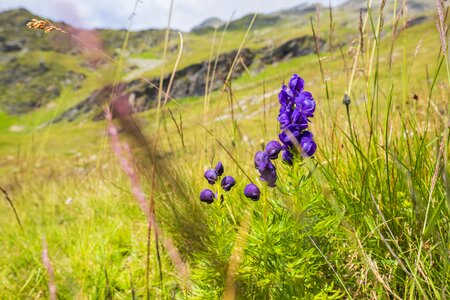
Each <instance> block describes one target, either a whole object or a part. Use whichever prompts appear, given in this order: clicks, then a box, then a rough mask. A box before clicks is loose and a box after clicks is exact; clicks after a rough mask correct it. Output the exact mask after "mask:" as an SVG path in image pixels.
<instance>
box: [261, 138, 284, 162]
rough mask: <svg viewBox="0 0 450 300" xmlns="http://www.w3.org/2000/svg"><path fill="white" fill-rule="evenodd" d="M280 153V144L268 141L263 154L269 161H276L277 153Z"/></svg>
mask: <svg viewBox="0 0 450 300" xmlns="http://www.w3.org/2000/svg"><path fill="white" fill-rule="evenodd" d="M280 151H281V144H280V143H279V142H278V141H270V142H268V143H267V145H266V149H265V152H266V153H267V155H269V158H270V159H277V158H278V153H280Z"/></svg>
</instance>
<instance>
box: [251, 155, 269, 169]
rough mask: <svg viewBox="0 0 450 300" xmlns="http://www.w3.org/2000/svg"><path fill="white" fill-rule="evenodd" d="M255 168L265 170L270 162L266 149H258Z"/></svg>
mask: <svg viewBox="0 0 450 300" xmlns="http://www.w3.org/2000/svg"><path fill="white" fill-rule="evenodd" d="M254 162H255V168H257V169H258V170H263V169H265V168H266V166H267V164H268V163H270V160H269V155H268V154H267V153H266V152H265V151H258V152H256V153H255V158H254Z"/></svg>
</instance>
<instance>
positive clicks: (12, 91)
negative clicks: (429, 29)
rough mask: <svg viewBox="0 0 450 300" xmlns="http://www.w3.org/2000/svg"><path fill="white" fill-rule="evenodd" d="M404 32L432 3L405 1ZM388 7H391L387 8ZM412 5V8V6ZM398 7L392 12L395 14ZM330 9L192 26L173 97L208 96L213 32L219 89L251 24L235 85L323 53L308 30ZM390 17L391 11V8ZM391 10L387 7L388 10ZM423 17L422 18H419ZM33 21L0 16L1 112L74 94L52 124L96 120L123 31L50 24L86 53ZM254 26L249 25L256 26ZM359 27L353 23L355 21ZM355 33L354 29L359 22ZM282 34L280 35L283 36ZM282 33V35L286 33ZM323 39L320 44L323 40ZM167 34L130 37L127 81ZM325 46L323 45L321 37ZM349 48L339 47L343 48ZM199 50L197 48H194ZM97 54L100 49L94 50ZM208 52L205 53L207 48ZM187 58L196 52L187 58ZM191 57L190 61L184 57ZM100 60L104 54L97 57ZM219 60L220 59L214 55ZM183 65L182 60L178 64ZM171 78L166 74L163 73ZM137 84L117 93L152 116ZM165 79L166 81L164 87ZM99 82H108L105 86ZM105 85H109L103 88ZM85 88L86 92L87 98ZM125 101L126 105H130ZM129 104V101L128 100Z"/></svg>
mask: <svg viewBox="0 0 450 300" xmlns="http://www.w3.org/2000/svg"><path fill="white" fill-rule="evenodd" d="M380 1H381V0H374V2H373V7H374V10H376V9H377V8H378V6H379V3H380ZM362 2H364V1H360V0H349V1H346V2H344V3H343V4H341V5H339V6H337V7H334V8H333V14H334V15H335V22H337V23H336V24H337V26H341V27H345V26H347V27H352V28H353V27H354V26H355V20H356V19H354V18H349V16H351V15H355V16H357V15H359V13H358V12H359V11H360V10H361V9H362V10H364V9H365V8H366V3H365V2H364V3H362ZM408 3H409V4H408V17H409V16H411V17H409V19H408V23H407V24H408V26H413V25H417V24H420V23H422V22H424V21H425V20H427V18H428V17H429V15H430V13H429V12H430V11H432V9H434V5H433V3H430V2H429V1H426V0H409V1H408ZM387 5H392V2H390V1H387ZM409 5H411V6H409ZM399 8H400V7H397V10H398V9H399ZM327 9H328V8H327V7H325V6H321V5H320V4H299V5H296V6H294V7H291V8H288V9H283V10H280V11H277V12H273V13H270V14H258V15H257V16H256V18H255V19H254V16H255V15H254V14H248V15H245V16H243V17H241V18H238V19H236V20H233V21H231V22H230V23H229V24H225V22H224V21H223V20H220V19H218V18H209V19H207V20H205V21H203V22H201V23H200V24H199V25H198V26H196V27H195V28H194V29H193V30H192V32H186V33H183V37H184V40H185V47H184V49H185V50H184V52H183V58H182V63H184V65H183V66H181V67H180V68H179V69H178V72H177V73H176V76H175V81H174V83H173V85H172V90H171V92H172V95H174V97H178V98H183V97H194V96H199V95H201V94H202V93H203V92H204V90H205V77H206V74H207V70H208V65H209V63H210V62H209V61H208V56H206V55H199V51H200V52H201V51H203V50H202V49H204V47H205V45H208V46H207V47H209V44H210V43H211V40H212V36H213V32H212V31H213V30H214V28H217V29H218V30H222V31H223V29H225V26H227V36H228V39H229V40H228V41H227V42H228V43H230V41H231V42H232V43H233V44H229V45H228V46H227V48H226V49H221V51H220V53H218V56H217V57H218V58H219V60H218V64H220V65H217V68H218V70H220V71H219V72H218V73H217V75H218V77H217V78H216V81H215V82H214V83H213V86H212V87H213V90H214V89H218V88H220V87H221V86H222V85H223V83H224V79H225V78H226V76H224V74H227V72H228V71H229V69H230V68H231V65H232V61H233V60H234V59H235V57H236V55H237V53H238V51H237V49H238V47H239V43H240V39H234V37H235V36H239V35H237V34H236V33H238V34H243V33H244V32H245V31H246V30H247V28H248V26H249V25H250V23H251V22H252V21H253V24H252V30H254V31H252V34H251V37H250V38H249V40H250V39H252V40H250V41H249V43H250V45H251V46H247V45H245V47H244V48H242V52H240V54H239V57H236V59H237V64H236V66H235V69H234V70H233V71H234V73H233V74H232V75H233V76H232V78H233V79H237V78H238V77H239V76H241V75H242V74H244V73H245V72H248V73H251V72H254V73H255V74H256V73H258V72H260V70H261V69H263V68H265V67H266V66H268V65H272V64H275V65H276V64H278V63H280V62H282V61H287V60H290V59H292V58H295V57H299V56H304V55H309V54H312V53H314V52H315V46H316V44H317V45H318V46H319V48H320V49H321V48H322V47H325V49H327V48H326V47H327V42H326V41H325V40H323V39H317V40H316V39H314V38H313V37H312V36H311V34H308V33H307V32H311V31H310V24H309V22H310V21H309V20H310V17H313V18H314V19H315V18H316V14H317V12H319V13H322V14H324V13H326V14H328V12H327ZM389 9H391V10H392V8H389ZM386 10H388V8H386ZM424 12H427V14H424ZM32 18H38V19H42V18H41V17H39V16H35V15H33V14H32V13H31V12H29V11H27V10H25V9H16V10H10V11H4V12H1V13H0V110H3V111H4V112H6V113H8V114H24V113H29V112H32V111H34V110H37V109H40V108H42V107H47V106H51V104H52V101H53V100H56V99H60V97H64V95H65V94H67V93H69V94H73V95H76V96H77V97H75V99H76V100H74V103H70V102H68V103H69V104H70V106H66V107H64V108H63V109H62V111H63V112H64V113H63V115H60V116H59V117H58V116H56V119H57V120H73V119H75V118H77V117H79V116H81V115H82V114H83V113H87V112H89V113H91V112H92V113H95V116H96V117H97V118H98V112H96V111H95V110H96V107H97V108H98V107H99V106H98V104H99V103H102V101H103V100H107V96H108V95H110V93H109V92H108V91H111V83H112V79H109V78H110V77H111V70H108V69H107V67H108V66H111V67H112V68H114V64H113V63H111V62H109V61H108V60H107V59H106V58H105V55H104V54H107V55H108V56H110V57H111V58H113V59H114V58H115V57H117V55H118V54H119V53H122V52H121V51H122V45H123V41H124V40H125V36H126V34H127V32H126V31H125V30H112V29H98V30H80V29H77V28H74V27H71V26H70V25H68V24H65V23H55V24H56V25H57V26H59V27H61V28H63V29H64V30H65V31H67V32H69V33H70V34H73V35H74V36H75V37H77V38H78V37H79V39H80V40H84V41H87V44H90V45H91V46H92V48H93V49H85V48H83V47H82V46H83V45H81V47H80V44H79V43H78V44H77V42H76V39H72V38H71V37H70V36H68V35H64V34H59V33H50V34H45V33H43V32H42V31H39V30H30V29H27V28H26V26H25V25H26V23H27V22H28V21H30V20H31V19H32ZM253 19H254V20H253ZM356 22H357V21H356ZM356 26H357V23H356ZM279 28H283V31H282V32H281V31H280V30H279ZM298 28H302V31H300V32H302V33H301V34H300V33H297V32H298V31H297V29H298ZM285 29H286V30H285ZM171 36H172V37H176V38H172V39H171V40H169V43H168V45H167V46H168V47H167V51H168V55H169V57H170V55H172V56H171V57H172V59H173V61H171V62H170V63H173V62H174V59H175V57H176V55H177V53H178V50H179V49H178V47H179V41H178V34H176V33H175V32H171ZM323 38H325V37H323ZM164 39H165V30H163V29H148V30H141V31H136V32H129V39H128V44H127V47H126V51H125V53H122V54H124V57H125V59H126V64H127V66H129V67H131V68H132V69H133V72H128V71H130V70H129V69H128V70H127V72H128V74H130V73H133V74H143V73H139V72H135V70H137V71H139V70H140V68H142V67H141V66H139V65H137V64H135V65H133V63H132V61H133V60H132V59H130V60H127V59H128V58H139V59H140V60H144V61H145V60H147V62H151V64H150V65H152V66H153V67H152V68H156V67H155V66H158V65H159V63H160V62H161V61H160V58H161V53H162V51H163V49H164ZM325 39H326V38H325ZM346 42H347V43H348V42H349V41H344V42H343V43H346ZM198 45H202V47H203V48H202V47H198ZM96 47H98V50H100V51H98V50H96ZM208 49H209V48H208ZM87 50H89V51H92V52H93V53H95V54H96V56H93V57H91V56H90V55H88V54H87V52H86V51H87ZM189 51H196V52H195V53H194V55H192V53H191V54H190V55H191V56H189ZM186 52H187V53H188V57H190V58H188V59H187V60H186V58H185V57H186V56H184V55H185V54H186ZM101 53H103V54H101ZM219 54H220V55H219ZM183 60H184V61H183ZM167 72H169V71H166V73H167ZM156 74H159V72H158V73H155V72H153V73H151V75H148V74H144V75H145V77H146V78H149V80H151V81H152V82H159V75H156ZM133 76H134V77H127V78H126V79H124V78H121V79H120V80H119V83H118V85H119V86H120V87H121V88H122V91H123V95H124V97H125V96H127V97H129V96H131V95H135V97H136V99H135V100H133V101H134V102H133V103H135V104H133V105H135V106H134V108H133V110H134V111H142V110H145V109H149V108H150V107H152V105H153V104H154V101H153V100H154V96H155V91H154V90H152V89H149V88H148V87H146V85H145V84H143V85H139V84H136V81H137V80H136V75H133ZM169 77H170V73H169V74H164V81H163V84H164V83H165V82H167V79H168V78H169ZM99 78H107V79H105V80H104V81H102V80H98V79H99ZM108 80H109V81H108ZM83 89H85V91H84V92H81V91H83ZM79 95H82V96H79ZM127 99H128V98H127ZM130 99H131V98H130Z"/></svg>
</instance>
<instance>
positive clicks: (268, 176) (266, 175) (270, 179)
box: [259, 163, 277, 187]
mask: <svg viewBox="0 0 450 300" xmlns="http://www.w3.org/2000/svg"><path fill="white" fill-rule="evenodd" d="M260 174H261V176H260V177H259V178H260V179H261V180H262V181H265V182H267V185H268V186H270V187H275V182H276V181H277V169H276V168H275V166H274V165H273V164H272V163H270V164H268V165H267V167H266V168H265V169H264V170H261V171H260Z"/></svg>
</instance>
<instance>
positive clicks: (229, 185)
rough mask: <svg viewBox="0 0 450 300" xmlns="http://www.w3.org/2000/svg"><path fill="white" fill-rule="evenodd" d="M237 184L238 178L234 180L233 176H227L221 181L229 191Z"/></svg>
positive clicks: (224, 188) (223, 186) (225, 189)
mask: <svg viewBox="0 0 450 300" xmlns="http://www.w3.org/2000/svg"><path fill="white" fill-rule="evenodd" d="M235 184H236V180H234V178H233V177H231V176H225V177H224V178H223V179H222V181H221V182H220V185H221V186H222V188H223V190H224V191H226V192H228V191H229V190H231V188H232V187H233V186H234V185H235Z"/></svg>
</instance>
